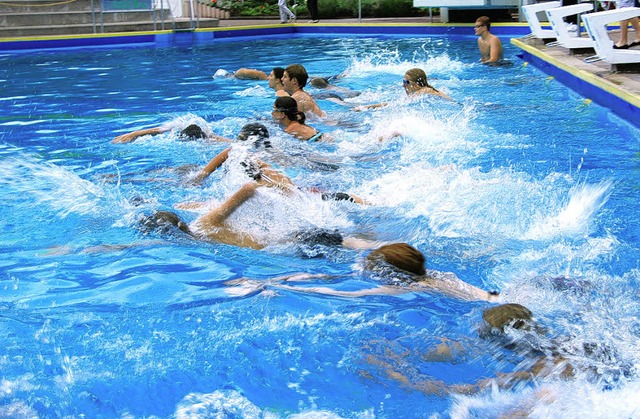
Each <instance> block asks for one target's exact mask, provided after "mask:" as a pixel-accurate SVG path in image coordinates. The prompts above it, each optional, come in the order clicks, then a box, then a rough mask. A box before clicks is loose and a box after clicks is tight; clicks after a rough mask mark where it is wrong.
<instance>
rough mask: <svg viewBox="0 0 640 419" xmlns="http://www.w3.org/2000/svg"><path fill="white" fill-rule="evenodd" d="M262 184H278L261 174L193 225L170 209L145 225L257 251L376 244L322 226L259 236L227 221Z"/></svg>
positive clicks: (353, 246) (359, 246)
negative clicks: (310, 245)
mask: <svg viewBox="0 0 640 419" xmlns="http://www.w3.org/2000/svg"><path fill="white" fill-rule="evenodd" d="M263 186H267V187H274V186H275V187H279V185H277V184H274V183H272V182H271V181H270V180H269V179H267V178H265V177H262V178H260V179H259V180H257V181H255V182H248V183H245V184H244V185H242V187H240V189H239V190H238V191H236V192H235V193H234V194H233V195H231V197H229V198H228V199H227V200H226V201H224V202H223V203H222V204H221V205H219V206H217V207H216V208H214V209H212V210H210V211H209V212H207V213H206V214H204V215H202V216H200V217H199V218H197V219H196V220H195V221H194V222H193V223H191V224H190V225H188V224H186V223H185V222H183V221H182V220H181V219H180V218H179V217H178V216H177V215H176V214H174V213H172V212H167V211H163V212H159V213H156V214H154V215H152V216H151V217H149V218H150V221H145V222H144V224H145V225H147V226H153V225H158V226H160V227H162V228H163V229H166V228H167V227H169V228H171V227H175V228H176V229H178V230H179V231H182V232H183V233H186V234H188V235H189V236H191V237H193V238H196V239H198V240H203V241H212V242H217V243H224V244H229V245H232V246H238V247H246V248H250V249H256V250H261V249H264V248H265V247H267V246H269V245H273V244H285V243H287V242H296V241H298V242H301V241H302V242H313V243H320V244H326V245H340V246H343V247H349V248H362V247H365V246H369V247H373V246H374V245H375V244H374V242H366V241H364V240H360V239H355V238H354V239H352V238H349V237H343V236H342V235H341V234H340V233H338V232H336V231H327V230H322V229H320V230H317V229H313V230H309V231H307V232H306V233H298V234H296V235H294V236H293V237H285V238H269V239H260V238H257V237H255V236H253V235H251V234H250V233H248V232H246V231H242V230H241V229H238V228H236V227H234V226H233V225H231V223H227V220H228V219H229V217H230V216H231V215H232V214H233V213H234V212H235V211H236V210H237V209H238V208H240V207H241V206H242V205H243V204H245V203H246V202H247V201H249V200H250V199H251V198H252V197H253V196H254V195H255V193H256V190H257V189H258V188H260V187H263ZM283 241H284V243H283Z"/></svg>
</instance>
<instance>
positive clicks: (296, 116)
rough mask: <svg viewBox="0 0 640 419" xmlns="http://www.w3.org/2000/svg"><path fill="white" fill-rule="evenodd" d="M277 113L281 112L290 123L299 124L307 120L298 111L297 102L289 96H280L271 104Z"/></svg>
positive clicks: (302, 113)
mask: <svg viewBox="0 0 640 419" xmlns="http://www.w3.org/2000/svg"><path fill="white" fill-rule="evenodd" d="M273 106H274V108H275V110H276V111H278V112H283V113H284V114H285V115H286V116H287V118H289V119H290V120H292V121H298V122H299V123H301V124H304V122H305V121H306V120H307V117H306V116H305V114H304V112H300V111H299V110H298V102H297V101H296V100H295V99H294V98H292V97H291V96H280V97H278V98H277V99H276V101H275V102H274V104H273Z"/></svg>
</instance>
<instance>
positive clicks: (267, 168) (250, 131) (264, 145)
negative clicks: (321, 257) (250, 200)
mask: <svg viewBox="0 0 640 419" xmlns="http://www.w3.org/2000/svg"><path fill="white" fill-rule="evenodd" d="M286 99H289V100H292V101H293V99H291V98H289V97H287V98H286ZM268 139H269V131H268V130H267V127H265V126H264V125H262V124H258V123H250V124H246V125H245V126H244V127H242V130H241V131H240V134H238V141H241V142H249V143H250V144H251V145H252V146H253V148H254V149H257V150H269V149H271V143H270V141H269V140H268ZM232 150H233V149H232V147H228V148H226V149H224V150H223V151H221V152H220V153H218V154H217V155H216V156H215V157H214V158H213V159H211V160H210V161H209V163H207V165H206V166H205V167H204V168H202V170H200V172H199V173H198V174H197V175H196V176H195V178H194V179H193V182H194V183H201V182H202V181H204V180H205V179H207V178H208V177H209V176H210V175H211V174H212V173H213V172H215V171H216V170H217V169H219V168H220V167H221V166H222V165H223V164H225V162H226V161H227V160H228V159H229V154H230V153H231V152H232ZM240 164H241V165H242V166H243V170H244V172H245V173H246V174H247V175H248V176H249V178H251V179H253V180H260V178H265V179H268V181H269V182H270V183H271V185H272V186H274V185H277V186H278V187H279V188H280V189H281V190H283V191H285V192H287V193H295V192H298V191H300V188H298V187H297V186H296V185H295V184H294V183H293V181H292V180H291V179H290V178H289V177H288V176H287V175H285V174H284V173H282V172H280V171H279V170H277V169H275V168H274V167H272V166H271V165H270V164H269V163H266V162H264V161H263V160H261V159H258V158H248V159H244V160H243V161H241V162H240ZM309 192H312V193H319V194H320V195H321V197H322V200H323V201H349V202H353V203H357V204H367V202H366V201H365V200H364V199H362V198H360V197H358V196H356V195H354V194H350V193H345V192H323V191H320V190H317V189H316V188H312V189H310V190H309ZM180 205H181V208H195V207H199V206H201V204H200V203H184V204H180Z"/></svg>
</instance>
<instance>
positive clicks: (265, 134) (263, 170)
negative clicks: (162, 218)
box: [193, 123, 294, 189]
mask: <svg viewBox="0 0 640 419" xmlns="http://www.w3.org/2000/svg"><path fill="white" fill-rule="evenodd" d="M268 138H269V130H267V127H265V126H264V125H262V124H257V123H251V124H246V125H245V126H243V127H242V130H240V134H238V141H242V142H245V141H249V142H250V143H251V145H252V146H253V147H254V148H256V149H258V148H270V147H271V143H270V142H269V141H268ZM231 151H232V147H228V148H226V149H224V150H222V151H221V152H220V153H218V154H217V155H216V156H215V157H214V158H213V159H211V160H210V161H209V163H207V165H206V166H205V167H204V168H202V170H200V172H199V173H198V174H197V175H196V176H195V178H194V179H193V182H194V183H201V182H202V181H204V180H205V179H206V178H208V177H209V176H210V175H211V174H212V173H213V172H215V171H216V170H217V169H219V168H220V167H221V166H222V165H223V164H224V163H225V162H226V161H227V160H228V159H229V153H231ZM240 164H241V165H243V166H244V171H245V172H246V173H247V175H248V176H249V177H250V178H252V179H254V180H257V179H258V178H259V177H260V176H267V177H268V178H269V179H271V180H272V181H273V182H274V183H277V184H278V185H280V187H281V188H284V189H294V184H293V182H292V181H291V180H290V179H289V178H288V177H287V176H286V175H284V174H283V173H281V172H279V171H277V170H275V169H274V168H273V167H271V166H270V165H269V164H268V163H265V162H264V161H262V160H259V159H250V160H244V161H242V162H240Z"/></svg>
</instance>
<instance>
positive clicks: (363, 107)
mask: <svg viewBox="0 0 640 419" xmlns="http://www.w3.org/2000/svg"><path fill="white" fill-rule="evenodd" d="M387 105H389V104H388V103H387V102H382V103H374V104H373V105H360V106H356V107H355V108H353V110H354V111H355V112H361V111H368V110H369V109H378V108H383V107H385V106H387Z"/></svg>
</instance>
